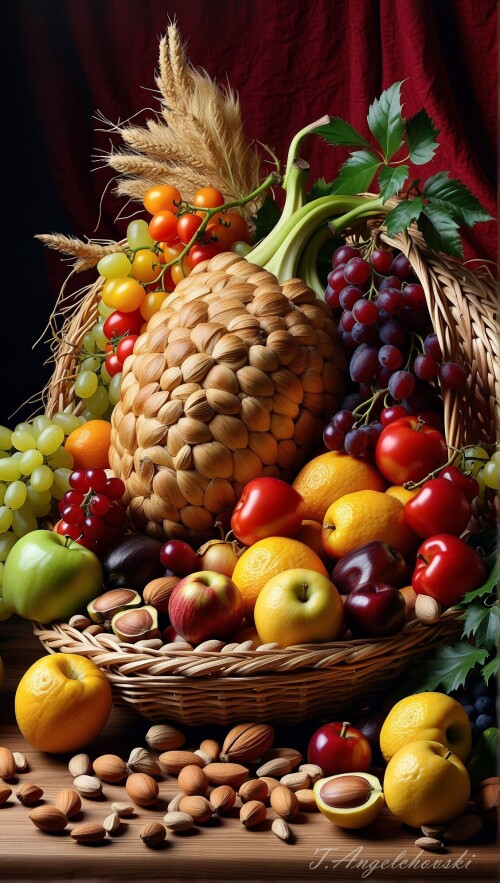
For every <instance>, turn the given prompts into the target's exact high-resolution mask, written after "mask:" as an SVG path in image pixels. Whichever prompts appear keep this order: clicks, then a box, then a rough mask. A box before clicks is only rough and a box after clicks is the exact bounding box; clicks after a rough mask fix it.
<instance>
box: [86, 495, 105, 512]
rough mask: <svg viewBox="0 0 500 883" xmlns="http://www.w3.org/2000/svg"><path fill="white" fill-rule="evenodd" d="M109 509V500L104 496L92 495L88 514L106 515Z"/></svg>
mask: <svg viewBox="0 0 500 883" xmlns="http://www.w3.org/2000/svg"><path fill="white" fill-rule="evenodd" d="M108 509H109V500H108V498H107V497H105V496H104V494H94V495H93V496H92V497H91V498H90V502H89V512H90V514H91V515H106V512H107V511H108Z"/></svg>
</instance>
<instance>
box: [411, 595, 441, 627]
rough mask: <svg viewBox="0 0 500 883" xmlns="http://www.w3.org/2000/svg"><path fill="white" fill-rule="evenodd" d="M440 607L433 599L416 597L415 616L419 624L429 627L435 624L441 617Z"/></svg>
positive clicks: (425, 596)
mask: <svg viewBox="0 0 500 883" xmlns="http://www.w3.org/2000/svg"><path fill="white" fill-rule="evenodd" d="M441 612H442V607H441V605H440V604H439V602H438V601H436V599H435V598H431V597H430V595H417V597H416V600H415V616H416V617H417V619H418V620H420V622H424V623H426V624H428V625H430V624H431V623H433V622H437V621H438V619H439V617H440V616H441Z"/></svg>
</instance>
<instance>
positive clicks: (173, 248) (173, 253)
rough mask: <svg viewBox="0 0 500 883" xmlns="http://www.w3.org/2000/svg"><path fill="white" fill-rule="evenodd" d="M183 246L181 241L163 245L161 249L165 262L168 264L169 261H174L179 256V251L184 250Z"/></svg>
mask: <svg viewBox="0 0 500 883" xmlns="http://www.w3.org/2000/svg"><path fill="white" fill-rule="evenodd" d="M184 247H185V246H184V243H183V242H172V243H171V244H169V245H165V247H164V249H163V254H164V257H165V263H166V264H170V262H171V261H175V260H176V258H178V257H179V255H180V253H181V251H184Z"/></svg>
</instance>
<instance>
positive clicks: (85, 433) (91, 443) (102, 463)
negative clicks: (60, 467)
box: [64, 420, 111, 469]
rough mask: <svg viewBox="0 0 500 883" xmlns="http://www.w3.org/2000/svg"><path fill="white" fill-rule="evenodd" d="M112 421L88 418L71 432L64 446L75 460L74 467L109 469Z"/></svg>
mask: <svg viewBox="0 0 500 883" xmlns="http://www.w3.org/2000/svg"><path fill="white" fill-rule="evenodd" d="M110 441H111V423H109V422H108V421H107V420H88V421H87V422H86V423H83V424H82V426H78V428H77V429H74V430H73V432H70V434H69V435H68V437H67V439H66V444H65V445H64V448H65V450H66V451H68V452H69V453H70V454H71V455H72V457H73V460H74V469H95V468H99V469H109V445H110Z"/></svg>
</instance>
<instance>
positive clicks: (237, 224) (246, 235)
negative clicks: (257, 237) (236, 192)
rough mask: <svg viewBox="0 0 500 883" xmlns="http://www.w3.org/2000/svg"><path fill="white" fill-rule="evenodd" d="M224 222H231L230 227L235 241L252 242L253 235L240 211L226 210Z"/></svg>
mask: <svg viewBox="0 0 500 883" xmlns="http://www.w3.org/2000/svg"><path fill="white" fill-rule="evenodd" d="M224 222H225V223H226V224H229V229H230V231H231V233H232V236H233V242H236V241H238V242H247V243H248V244H249V245H250V244H251V242H252V236H251V233H250V230H249V229H248V224H247V222H246V221H245V218H244V217H243V215H240V214H239V213H238V212H226V213H225V215H224Z"/></svg>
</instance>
